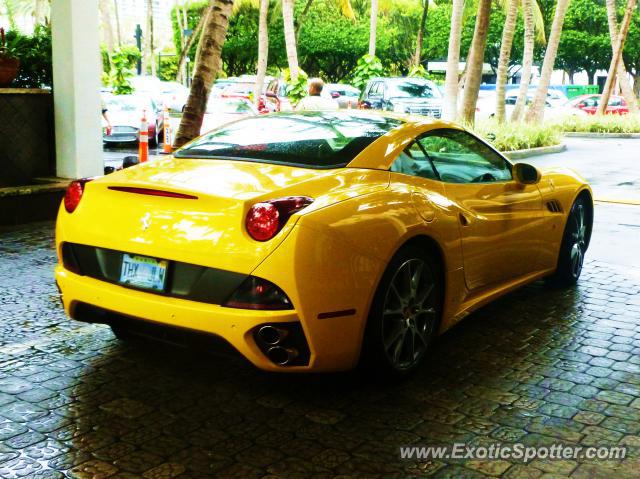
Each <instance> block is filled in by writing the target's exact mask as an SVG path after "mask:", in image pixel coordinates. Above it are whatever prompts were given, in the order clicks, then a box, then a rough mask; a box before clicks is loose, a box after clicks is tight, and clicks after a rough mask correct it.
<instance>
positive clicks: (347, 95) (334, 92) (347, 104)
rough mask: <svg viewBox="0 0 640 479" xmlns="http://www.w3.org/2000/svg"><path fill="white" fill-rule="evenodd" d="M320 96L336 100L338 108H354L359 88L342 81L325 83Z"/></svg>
mask: <svg viewBox="0 0 640 479" xmlns="http://www.w3.org/2000/svg"><path fill="white" fill-rule="evenodd" d="M321 96H323V97H325V98H332V99H334V100H336V101H337V102H338V105H339V106H340V108H356V107H357V106H358V98H360V90H358V89H357V88H356V87H353V86H351V85H347V84H344V83H327V84H325V85H324V88H323V89H322V94H321Z"/></svg>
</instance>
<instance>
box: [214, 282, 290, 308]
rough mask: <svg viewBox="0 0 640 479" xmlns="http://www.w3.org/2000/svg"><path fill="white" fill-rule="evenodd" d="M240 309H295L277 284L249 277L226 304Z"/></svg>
mask: <svg viewBox="0 0 640 479" xmlns="http://www.w3.org/2000/svg"><path fill="white" fill-rule="evenodd" d="M224 306H226V307H228V308H240V309H267V310H276V309H293V305H292V304H291V300H289V298H288V297H287V295H286V294H285V293H284V291H282V290H281V289H280V288H278V287H277V286H276V285H275V284H273V283H272V282H270V281H267V280H266V279H262V278H256V277H255V276H249V277H248V278H247V279H246V280H245V281H244V282H243V283H242V284H241V285H240V287H238V289H237V290H236V291H235V292H234V293H233V294H232V295H231V297H230V298H229V300H228V301H227V302H226V303H225V304H224Z"/></svg>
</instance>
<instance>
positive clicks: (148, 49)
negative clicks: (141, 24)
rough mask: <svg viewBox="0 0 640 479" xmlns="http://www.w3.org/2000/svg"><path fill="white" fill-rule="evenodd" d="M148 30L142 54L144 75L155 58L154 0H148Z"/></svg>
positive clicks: (146, 30) (146, 29) (145, 33)
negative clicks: (153, 31) (153, 57)
mask: <svg viewBox="0 0 640 479" xmlns="http://www.w3.org/2000/svg"><path fill="white" fill-rule="evenodd" d="M145 4H146V15H147V16H146V28H145V32H144V48H143V52H142V74H143V75H146V74H147V70H148V69H149V66H150V65H151V60H152V58H151V57H152V56H153V33H152V30H153V0H146V2H145Z"/></svg>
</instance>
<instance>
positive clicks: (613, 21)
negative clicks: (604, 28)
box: [606, 0, 638, 113]
mask: <svg viewBox="0 0 640 479" xmlns="http://www.w3.org/2000/svg"><path fill="white" fill-rule="evenodd" d="M606 4H607V20H608V23H609V35H610V36H611V48H612V49H613V47H614V44H615V42H616V39H617V38H618V20H617V18H616V1H615V0H606ZM618 83H619V84H620V88H621V89H622V96H623V97H624V99H625V100H626V101H627V104H628V105H629V110H630V111H632V112H633V113H637V112H638V99H637V98H636V95H635V93H634V92H633V88H632V87H631V82H630V81H629V77H628V76H627V71H626V69H625V66H624V61H623V60H622V58H620V62H619V63H618Z"/></svg>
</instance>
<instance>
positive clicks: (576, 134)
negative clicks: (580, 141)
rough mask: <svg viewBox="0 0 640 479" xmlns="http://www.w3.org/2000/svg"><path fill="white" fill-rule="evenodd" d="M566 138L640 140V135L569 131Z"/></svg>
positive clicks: (565, 134)
mask: <svg viewBox="0 0 640 479" xmlns="http://www.w3.org/2000/svg"><path fill="white" fill-rule="evenodd" d="M563 135H564V136H567V137H573V138H640V133H596V132H587V131H567V132H565V133H563Z"/></svg>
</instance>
